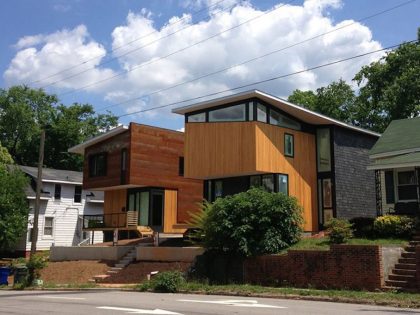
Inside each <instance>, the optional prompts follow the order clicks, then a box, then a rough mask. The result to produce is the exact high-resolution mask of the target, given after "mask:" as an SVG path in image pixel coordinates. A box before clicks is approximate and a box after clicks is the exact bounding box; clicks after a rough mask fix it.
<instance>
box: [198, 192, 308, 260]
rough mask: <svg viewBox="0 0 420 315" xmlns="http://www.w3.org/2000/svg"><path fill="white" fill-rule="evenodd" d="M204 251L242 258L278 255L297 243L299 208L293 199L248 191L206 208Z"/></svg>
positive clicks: (299, 227)
mask: <svg viewBox="0 0 420 315" xmlns="http://www.w3.org/2000/svg"><path fill="white" fill-rule="evenodd" d="M205 207H206V210H205V211H206V213H207V214H206V216H205V218H204V222H203V232H204V242H203V244H204V246H205V247H206V248H207V249H210V250H215V251H219V252H224V253H229V254H232V255H239V256H244V257H249V256H256V255H262V254H272V253H278V252H279V251H281V250H282V249H284V248H287V247H289V246H290V245H292V244H294V243H296V242H297V241H299V239H300V236H301V233H302V223H303V220H302V216H301V208H300V206H299V205H298V203H297V200H296V198H294V197H289V196H286V195H285V194H282V193H270V192H267V191H265V190H263V189H261V188H251V189H250V190H248V191H247V192H242V193H239V194H236V195H233V196H228V197H225V198H218V199H216V201H215V202H213V203H212V204H206V205H205Z"/></svg>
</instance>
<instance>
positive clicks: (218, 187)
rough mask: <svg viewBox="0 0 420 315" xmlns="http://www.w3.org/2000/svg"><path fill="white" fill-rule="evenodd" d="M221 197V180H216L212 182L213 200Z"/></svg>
mask: <svg viewBox="0 0 420 315" xmlns="http://www.w3.org/2000/svg"><path fill="white" fill-rule="evenodd" d="M222 196H223V182H222V181H221V180H217V181H215V182H214V199H216V198H219V197H222Z"/></svg>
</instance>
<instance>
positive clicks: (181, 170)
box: [178, 156, 185, 177]
mask: <svg viewBox="0 0 420 315" xmlns="http://www.w3.org/2000/svg"><path fill="white" fill-rule="evenodd" d="M184 172H185V159H184V157H183V156H180V157H179V158H178V175H179V176H182V177H183V176H184Z"/></svg>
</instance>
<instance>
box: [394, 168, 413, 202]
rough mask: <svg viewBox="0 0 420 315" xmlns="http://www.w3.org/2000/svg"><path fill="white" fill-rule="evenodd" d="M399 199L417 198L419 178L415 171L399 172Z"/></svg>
mask: <svg viewBox="0 0 420 315" xmlns="http://www.w3.org/2000/svg"><path fill="white" fill-rule="evenodd" d="M397 184H398V187H397V191H398V200H401V201H410V200H417V178H416V173H415V171H414V170H413V171H403V172H398V173H397Z"/></svg>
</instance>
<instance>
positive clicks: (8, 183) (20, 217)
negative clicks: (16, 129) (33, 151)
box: [0, 144, 29, 251]
mask: <svg viewBox="0 0 420 315" xmlns="http://www.w3.org/2000/svg"><path fill="white" fill-rule="evenodd" d="M12 163H13V160H12V159H11V156H10V155H9V153H8V152H7V150H6V149H5V148H4V147H2V146H1V144H0V251H4V250H9V249H13V246H14V245H15V244H16V243H17V242H18V241H19V239H20V238H21V237H22V235H23V234H24V233H25V232H26V227H27V224H28V212H29V207H28V203H27V201H26V196H25V187H26V185H28V179H27V178H26V177H25V175H24V174H23V173H22V172H21V171H20V170H19V169H18V168H17V167H15V166H14V165H11V164H12Z"/></svg>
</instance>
